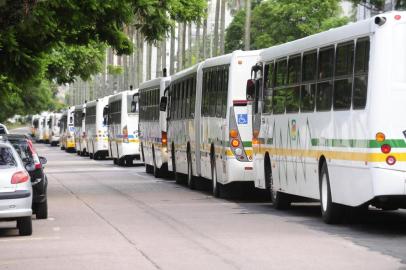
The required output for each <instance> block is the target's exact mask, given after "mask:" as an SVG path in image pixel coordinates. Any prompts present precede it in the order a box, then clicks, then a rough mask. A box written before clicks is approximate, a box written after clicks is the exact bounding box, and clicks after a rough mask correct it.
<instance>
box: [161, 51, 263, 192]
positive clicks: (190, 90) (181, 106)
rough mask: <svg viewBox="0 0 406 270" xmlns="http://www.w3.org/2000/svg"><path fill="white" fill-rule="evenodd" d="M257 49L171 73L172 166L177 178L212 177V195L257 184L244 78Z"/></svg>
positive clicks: (257, 52) (169, 105)
mask: <svg viewBox="0 0 406 270" xmlns="http://www.w3.org/2000/svg"><path fill="white" fill-rule="evenodd" d="M258 55H259V51H249V52H243V51H235V52H233V53H231V54H228V55H223V56H219V57H216V58H212V59H208V60H205V61H204V62H203V63H201V64H199V65H196V66H194V67H192V68H189V69H187V70H185V71H182V72H180V73H178V74H175V75H174V76H173V77H172V82H171V87H170V90H169V102H168V112H169V113H168V119H169V120H168V145H169V147H170V159H169V166H168V167H169V169H170V170H172V171H173V172H174V173H175V177H176V179H177V181H179V180H180V178H182V176H184V175H186V176H187V181H188V185H189V187H190V188H194V186H195V179H197V178H196V177H203V178H206V179H211V180H212V183H213V195H214V196H217V197H218V196H221V188H222V187H223V186H224V185H227V184H230V183H233V182H239V183H241V182H253V181H254V173H253V166H252V145H251V138H252V123H251V112H250V110H249V108H250V107H249V106H247V100H246V91H245V88H246V87H245V86H246V81H247V79H249V78H250V70H251V67H252V65H254V64H255V63H256V62H257V61H258Z"/></svg>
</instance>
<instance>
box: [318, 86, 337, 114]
mask: <svg viewBox="0 0 406 270" xmlns="http://www.w3.org/2000/svg"><path fill="white" fill-rule="evenodd" d="M332 94H333V83H332V82H331V81H327V82H322V83H318V84H317V97H316V109H317V111H330V110H331V105H332V101H333V98H332Z"/></svg>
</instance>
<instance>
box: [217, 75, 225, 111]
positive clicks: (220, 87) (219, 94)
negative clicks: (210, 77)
mask: <svg viewBox="0 0 406 270" xmlns="http://www.w3.org/2000/svg"><path fill="white" fill-rule="evenodd" d="M217 74H218V78H217V82H218V83H217V93H216V97H217V98H216V104H217V108H216V117H221V113H222V111H221V109H222V108H221V106H222V104H223V100H222V96H223V80H224V79H223V77H224V69H220V70H219V71H218V73H217Z"/></svg>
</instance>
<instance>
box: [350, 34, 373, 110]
mask: <svg viewBox="0 0 406 270" xmlns="http://www.w3.org/2000/svg"><path fill="white" fill-rule="evenodd" d="M369 48H370V43H369V37H367V38H362V39H358V40H357V45H356V48H355V68H354V72H355V76H354V90H353V94H352V106H353V108H354V109H355V110H362V109H365V106H366V103H367V90H368V68H369Z"/></svg>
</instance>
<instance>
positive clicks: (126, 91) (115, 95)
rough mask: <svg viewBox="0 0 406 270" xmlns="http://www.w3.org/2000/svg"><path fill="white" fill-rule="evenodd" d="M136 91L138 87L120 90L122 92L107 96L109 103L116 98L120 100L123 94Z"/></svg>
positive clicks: (130, 93)
mask: <svg viewBox="0 0 406 270" xmlns="http://www.w3.org/2000/svg"><path fill="white" fill-rule="evenodd" d="M136 93H138V88H137V89H135V90H125V91H122V92H118V93H116V94H114V95H111V96H109V97H108V99H109V103H110V102H113V101H116V100H121V99H122V97H123V96H124V95H134V94H136Z"/></svg>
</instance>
